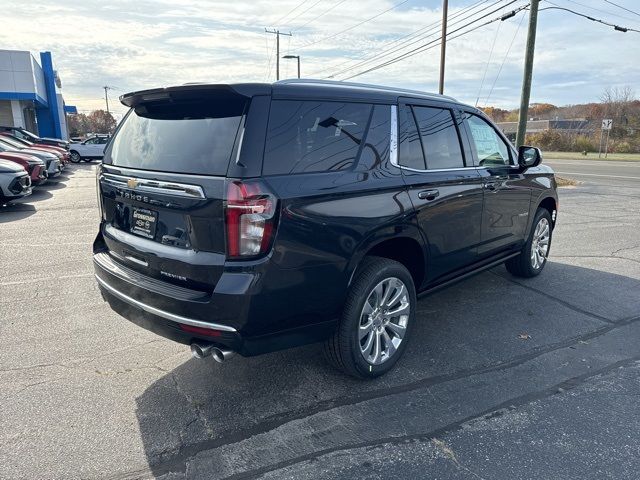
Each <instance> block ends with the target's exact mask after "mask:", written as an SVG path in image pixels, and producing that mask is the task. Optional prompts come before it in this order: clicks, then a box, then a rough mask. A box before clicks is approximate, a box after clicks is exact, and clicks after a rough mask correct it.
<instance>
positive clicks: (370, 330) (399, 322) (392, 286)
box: [358, 277, 411, 365]
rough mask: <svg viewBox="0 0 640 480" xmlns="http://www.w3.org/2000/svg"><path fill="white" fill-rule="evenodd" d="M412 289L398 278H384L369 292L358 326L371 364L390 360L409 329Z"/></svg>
mask: <svg viewBox="0 0 640 480" xmlns="http://www.w3.org/2000/svg"><path fill="white" fill-rule="evenodd" d="M410 311H411V304H410V297H409V292H408V290H407V287H406V286H405V284H404V283H403V282H402V280H400V279H399V278H396V277H390V278H385V279H384V280H382V281H381V282H380V283H378V285H376V286H375V287H374V288H373V290H371V292H370V293H369V295H368V297H367V300H366V301H365V302H364V306H363V307H362V313H361V314H360V323H359V326H358V340H359V343H360V353H361V354H362V356H363V357H364V359H365V360H366V361H367V362H369V363H370V364H371V365H380V364H381V363H384V362H386V361H387V360H389V359H390V358H391V357H392V356H393V355H394V354H395V352H396V351H397V350H398V347H399V346H400V344H401V343H402V340H403V338H404V336H405V333H406V331H407V324H408V322H409V313H410Z"/></svg>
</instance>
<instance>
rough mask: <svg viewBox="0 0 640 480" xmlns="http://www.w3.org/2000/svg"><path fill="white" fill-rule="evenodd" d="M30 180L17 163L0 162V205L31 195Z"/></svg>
mask: <svg viewBox="0 0 640 480" xmlns="http://www.w3.org/2000/svg"><path fill="white" fill-rule="evenodd" d="M31 191H32V188H31V178H30V177H29V174H28V173H27V171H26V170H25V169H24V168H23V167H22V166H21V165H18V164H17V163H13V162H10V161H8V160H0V205H4V204H5V203H8V202H10V201H11V200H15V199H17V198H22V197H26V196H27V195H31Z"/></svg>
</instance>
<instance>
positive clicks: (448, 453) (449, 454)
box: [431, 438, 486, 480]
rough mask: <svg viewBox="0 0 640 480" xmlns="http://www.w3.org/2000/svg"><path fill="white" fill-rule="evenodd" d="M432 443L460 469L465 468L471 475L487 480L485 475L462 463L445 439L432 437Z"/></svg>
mask: <svg viewBox="0 0 640 480" xmlns="http://www.w3.org/2000/svg"><path fill="white" fill-rule="evenodd" d="M431 443H432V444H433V445H434V446H435V447H436V448H437V449H438V450H439V451H440V453H442V454H443V455H444V456H445V457H446V458H448V459H449V460H451V461H452V462H453V464H454V465H455V466H456V468H457V469H458V470H464V471H465V472H467V473H470V474H471V475H473V476H474V477H476V478H479V479H480V480H486V479H485V478H484V477H483V476H481V475H479V474H477V473H476V472H474V471H473V470H471V469H469V468H468V467H466V466H464V465H463V464H462V463H460V461H459V460H458V457H457V456H456V453H455V452H454V451H453V449H452V448H451V447H449V446H448V445H447V444H446V443H445V442H444V441H443V440H440V439H439V438H432V439H431Z"/></svg>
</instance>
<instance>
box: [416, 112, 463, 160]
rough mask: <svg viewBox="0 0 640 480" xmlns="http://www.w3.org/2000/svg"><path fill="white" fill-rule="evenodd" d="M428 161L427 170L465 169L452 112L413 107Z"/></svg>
mask: <svg viewBox="0 0 640 480" xmlns="http://www.w3.org/2000/svg"><path fill="white" fill-rule="evenodd" d="M413 111H414V113H415V116H416V121H417V122H418V130H419V131H420V137H421V139H422V148H423V150H424V156H425V158H426V160H427V169H429V170H433V169H439V168H459V167H464V162H463V160H462V151H461V149H460V140H459V139H458V132H457V130H456V127H455V125H454V122H453V116H452V114H451V110H447V109H443V108H432V107H413Z"/></svg>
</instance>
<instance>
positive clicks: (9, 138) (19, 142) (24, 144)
mask: <svg viewBox="0 0 640 480" xmlns="http://www.w3.org/2000/svg"><path fill="white" fill-rule="evenodd" d="M0 139H2V140H3V141H5V142H6V143H10V144H11V145H13V146H14V147H16V148H19V149H23V148H35V149H37V150H42V151H44V152H49V153H53V154H55V155H56V156H57V157H58V159H60V163H61V164H63V165H66V164H67V163H69V160H70V157H69V152H68V151H67V150H65V149H64V148H62V147H56V146H53V145H45V144H42V143H33V142H30V141H29V140H24V139H22V138H18V137H16V136H14V135H11V134H10V133H9V132H0Z"/></svg>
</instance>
